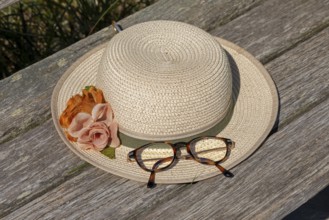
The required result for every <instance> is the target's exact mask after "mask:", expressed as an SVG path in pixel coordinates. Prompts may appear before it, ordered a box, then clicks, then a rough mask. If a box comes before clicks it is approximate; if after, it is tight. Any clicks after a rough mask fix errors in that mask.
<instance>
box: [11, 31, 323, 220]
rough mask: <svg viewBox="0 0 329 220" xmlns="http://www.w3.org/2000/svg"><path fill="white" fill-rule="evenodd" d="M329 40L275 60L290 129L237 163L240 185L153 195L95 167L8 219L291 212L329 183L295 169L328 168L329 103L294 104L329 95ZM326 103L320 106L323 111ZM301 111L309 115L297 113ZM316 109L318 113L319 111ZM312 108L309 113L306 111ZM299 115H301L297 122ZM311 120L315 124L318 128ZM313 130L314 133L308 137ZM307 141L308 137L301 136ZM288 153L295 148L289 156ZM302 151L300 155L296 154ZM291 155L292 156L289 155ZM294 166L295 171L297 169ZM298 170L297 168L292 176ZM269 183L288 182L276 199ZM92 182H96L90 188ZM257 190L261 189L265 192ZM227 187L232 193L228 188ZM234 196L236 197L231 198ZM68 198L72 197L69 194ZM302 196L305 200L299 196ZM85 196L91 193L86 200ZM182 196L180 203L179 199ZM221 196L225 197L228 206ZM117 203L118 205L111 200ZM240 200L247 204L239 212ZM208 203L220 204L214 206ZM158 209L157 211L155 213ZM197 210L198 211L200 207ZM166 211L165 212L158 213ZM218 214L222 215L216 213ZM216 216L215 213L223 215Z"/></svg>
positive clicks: (205, 185)
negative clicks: (312, 87) (308, 154)
mask: <svg viewBox="0 0 329 220" xmlns="http://www.w3.org/2000/svg"><path fill="white" fill-rule="evenodd" d="M328 40H329V28H328V29H326V30H324V31H322V32H321V33H319V34H318V35H316V36H314V37H313V38H312V39H310V40H308V41H306V42H304V43H302V44H300V45H299V46H298V47H296V48H294V49H293V50H291V51H289V52H287V53H286V54H284V55H283V56H281V57H279V58H277V59H275V60H273V61H272V62H270V63H269V64H268V65H267V68H268V70H269V71H270V72H271V73H272V75H273V76H274V78H275V79H276V83H277V86H278V88H279V92H280V94H284V96H283V97H290V98H287V99H285V100H283V102H282V109H281V121H280V123H284V124H286V126H284V127H283V129H282V130H280V131H279V132H278V134H275V135H273V136H272V137H271V138H270V139H269V140H268V141H267V142H266V143H265V144H264V146H263V147H261V148H260V149H259V150H258V151H257V152H256V154H255V155H253V156H252V157H251V158H250V159H248V160H247V161H245V162H244V163H243V164H241V165H239V166H238V167H237V168H235V169H233V171H234V173H236V176H239V177H237V178H234V181H233V182H232V181H231V180H227V179H225V178H223V177H222V176H219V177H215V178H212V179H210V180H206V181H202V182H200V183H197V184H195V185H188V184H187V185H173V186H158V188H156V190H157V191H156V192H157V193H156V194H155V195H154V194H152V193H153V191H147V189H146V187H145V185H144V184H140V183H137V182H133V181H125V182H120V181H119V182H118V181H117V180H118V179H120V178H117V177H115V176H113V175H111V174H106V173H103V172H102V171H97V172H98V173H99V174H98V175H97V177H94V173H95V172H96V170H97V169H96V168H90V169H88V170H87V171H85V172H83V173H82V174H80V175H79V176H77V177H74V178H72V179H71V180H69V181H67V182H65V183H63V184H62V185H61V186H59V187H57V188H55V189H53V190H52V191H51V192H49V193H46V194H45V195H44V196H41V197H40V198H38V199H36V200H34V201H32V202H31V203H29V204H27V205H26V206H24V207H22V208H21V209H18V210H17V211H15V212H14V213H12V215H9V217H8V218H9V219H11V218H14V217H15V218H16V217H22V218H24V216H29V215H32V216H34V217H41V216H42V217H44V215H45V216H53V215H56V216H57V215H58V212H59V210H66V211H65V213H62V214H61V215H62V216H61V217H63V218H64V217H69V216H70V215H74V216H75V217H77V218H78V217H82V216H87V215H89V216H90V217H91V216H100V218H101V217H105V215H106V216H110V217H114V216H115V214H116V213H117V214H118V213H120V216H121V215H122V218H126V217H136V216H139V217H141V218H142V217H143V215H144V214H145V212H149V214H150V218H151V217H156V216H154V215H155V214H152V213H153V212H154V213H157V214H159V213H161V214H162V215H164V214H163V213H164V212H170V211H169V210H168V209H167V208H166V207H170V209H173V210H175V211H177V212H183V213H185V215H189V214H188V213H193V215H192V216H191V218H192V217H195V216H194V215H197V216H198V217H202V216H199V215H198V213H199V212H200V214H204V215H208V214H210V215H212V214H213V212H214V213H216V209H217V210H221V209H218V207H222V206H223V207H225V208H226V209H225V211H227V210H229V211H227V212H224V213H231V212H233V211H232V210H231V208H230V206H231V205H233V206H232V207H233V208H232V209H233V210H234V212H237V213H238V214H236V215H235V216H234V217H237V218H240V215H241V216H244V214H243V213H244V212H247V211H246V209H250V210H255V212H254V213H250V216H248V218H249V217H251V216H252V215H258V214H261V213H262V210H263V209H261V208H259V209H258V208H257V207H258V206H260V207H264V206H265V205H267V206H268V207H267V211H268V212H270V211H269V210H270V209H271V208H272V209H273V210H272V211H273V212H274V211H275V210H280V211H279V212H278V213H274V216H275V217H278V216H284V215H286V214H287V213H289V212H290V211H292V210H293V209H295V208H297V207H298V206H299V205H300V204H302V203H303V202H305V201H306V200H307V199H308V198H310V197H311V196H313V195H314V194H315V193H316V192H318V191H320V190H321V189H322V188H323V187H325V186H326V185H327V184H328V176H325V175H326V173H325V172H322V171H321V172H319V173H318V174H316V175H320V176H321V178H319V177H318V176H316V175H315V174H314V173H312V172H311V174H312V175H313V174H314V175H315V176H314V177H312V176H309V175H306V176H305V177H304V176H301V175H296V173H295V172H292V171H293V170H296V169H297V168H298V167H299V168H300V169H301V170H297V171H296V172H297V174H300V173H301V172H304V171H303V169H305V170H306V171H305V172H308V171H309V170H311V169H314V170H318V169H319V167H323V169H324V170H326V169H328V168H327V167H326V166H327V165H328V163H324V161H326V160H325V158H323V157H325V156H326V151H325V150H326V148H327V145H326V144H327V142H326V139H325V138H326V137H323V136H322V135H325V134H326V133H327V130H326V129H328V128H327V127H328V119H327V117H328V116H326V115H325V113H326V112H325V110H326V108H327V107H328V106H327V105H325V106H324V107H323V106H322V107H321V108H320V107H315V108H314V106H310V107H308V108H306V109H303V108H302V107H298V106H297V107H296V106H295V104H294V101H295V100H299V101H300V102H301V103H300V105H301V106H306V105H307V103H308V101H307V100H320V99H319V97H318V96H320V98H321V97H322V96H323V97H322V98H321V99H326V98H327V97H328V96H325V94H326V92H328V89H327V82H328V81H329V79H328V71H327V70H328V69H329V63H328V62H323V61H324V60H328V59H329V54H326V53H325V51H327V50H328V49H329V48H328V47H329V45H327V44H326V42H327V41H328ZM294 54H295V55H294ZM296 54H299V56H296ZM300 54H302V55H300ZM296 57H298V59H299V61H298V60H297V59H296ZM305 59H308V62H305ZM279 67H280V68H279ZM301 70H302V71H301ZM285 76H286V77H285ZM287 82H289V85H290V86H285V85H286V84H287ZM310 85H317V89H316V90H309V86H310ZM299 90H302V91H304V90H305V91H308V92H306V93H303V97H299V98H296V95H298V94H297V93H294V92H292V91H299ZM290 102H292V104H291V105H290V104H289V103H290ZM305 103H306V104H305ZM325 103H327V104H328V100H326V102H325ZM315 104H318V103H315ZM312 108H313V110H311V113H310V112H309V111H310V109H312ZM318 108H320V110H319V109H318ZM294 111H295V112H294ZM298 111H303V112H302V113H300V114H297V112H298ZM314 111H316V112H315V113H314ZM317 111H319V112H317ZM288 112H291V114H292V115H294V116H295V117H294V118H293V119H291V118H290V117H292V116H291V114H290V113H289V114H288ZM305 112H308V113H307V114H306V115H304V113H305ZM313 115H319V116H313ZM296 117H300V118H299V119H296ZM319 118H322V119H321V121H320V122H318V121H317V120H319ZM287 120H290V121H292V124H290V123H287ZM311 122H312V123H314V124H315V125H313V124H312V123H311ZM305 125H309V126H305ZM316 126H320V127H316ZM326 126H327V127H326ZM319 131H321V132H319ZM308 132H310V133H309V134H308ZM323 138H324V139H323ZM299 139H301V140H300V141H299ZM308 139H309V140H308ZM322 139H323V141H322ZM319 140H321V141H319ZM312 141H315V142H316V143H317V145H318V144H320V146H319V148H315V149H313V151H314V152H313V153H312V158H313V159H312V160H311V159H304V158H302V157H300V154H301V153H303V152H308V151H306V149H305V148H310V143H312ZM303 143H304V145H303ZM300 145H303V148H300ZM311 147H312V146H311ZM278 149H279V150H278ZM300 149H301V150H300ZM287 152H289V154H288V153H287ZM319 152H320V154H321V156H319V157H317V156H316V155H317V154H319ZM295 154H296V155H297V156H299V157H297V156H294V155H295ZM257 155H258V156H257ZM254 157H255V158H254ZM290 157H291V158H292V159H290V160H288V159H289V158H290ZM264 158H266V159H264ZM314 160H315V161H316V162H315V161H314ZM262 163H264V164H262ZM321 164H322V165H321ZM275 165H277V166H275ZM245 167H247V168H245ZM271 169H273V170H274V171H273V172H283V171H282V169H283V170H284V171H285V172H286V171H287V170H288V171H287V172H288V174H287V175H288V176H285V175H284V173H283V174H282V173H279V174H280V178H277V175H275V176H272V175H271V172H272V171H271V172H270V171H269V170H271ZM289 169H292V170H291V171H289ZM290 172H292V173H291V174H290ZM289 175H290V176H289ZM88 176H91V177H90V179H93V181H92V182H90V181H88V180H87V177H88ZM283 177H286V178H292V182H293V183H295V182H296V184H298V183H303V182H305V181H306V182H307V183H308V184H309V185H308V187H311V186H312V187H313V188H312V189H311V188H307V190H308V191H307V193H305V192H302V191H301V190H303V189H305V187H304V186H303V187H301V188H298V187H297V185H296V184H293V183H291V182H290V181H288V179H284V178H283ZM263 178H264V179H263ZM113 179H114V180H115V182H114V183H113V182H112V180H113ZM236 179H237V180H236ZM264 181H265V183H266V184H268V183H269V182H270V183H271V184H272V185H273V187H274V186H276V185H277V184H278V185H279V186H281V188H280V190H278V191H275V190H274V189H273V195H271V196H270V195H269V194H266V193H267V192H264V191H266V187H265V188H264V186H263V184H264ZM77 183H80V185H76V184H77ZM86 183H88V184H87V185H86ZM290 183H291V184H293V187H296V189H295V190H296V191H292V190H291V191H282V187H283V186H285V185H287V186H290V185H289V184H290ZM89 184H90V185H89ZM223 184H224V185H223ZM240 185H241V186H242V188H241V187H240ZM108 186H111V187H109V189H108V190H105V189H106V188H107V187H108ZM237 186H239V187H237ZM262 187H263V188H262ZM190 188H191V189H190ZM240 188H241V189H240ZM233 189H234V190H233ZM257 189H259V190H260V191H259V192H257ZM103 190H105V191H106V192H107V193H105V192H103ZM225 190H228V191H227V192H226V191H225ZM235 190H240V191H238V192H239V193H244V194H239V193H235V192H234V191H235ZM113 191H115V192H116V193H114V192H113ZM186 191H187V192H186ZM249 191H251V192H253V193H255V195H257V196H260V199H259V198H258V197H256V198H255V197H253V196H250V194H248V193H247V192H249ZM131 192H134V193H131ZM289 192H290V194H289ZM103 193H105V194H107V196H108V197H106V196H104V195H103ZM150 193H151V194H152V196H151V195H150V196H151V198H152V199H150V200H148V199H147V198H148V196H149V194H150ZM222 193H226V194H225V196H222ZM231 193H235V194H232V195H231ZM245 193H247V194H245ZM263 193H265V194H264V195H266V196H267V197H271V199H272V200H273V199H276V200H275V201H273V202H278V201H279V202H281V203H283V202H286V204H285V206H284V207H285V208H284V207H282V208H280V206H279V205H278V206H273V207H272V206H270V204H271V203H265V202H263V201H262V200H264V201H267V197H262V195H263ZM268 193H269V192H268ZM281 193H283V194H281ZM99 194H101V195H102V196H104V197H102V198H103V199H98V198H99ZM112 194H114V195H112ZM213 194H214V195H215V196H219V198H221V199H219V200H217V199H216V198H214V195H213ZM63 195H67V196H65V197H63ZM230 195H231V196H230ZM240 195H244V196H243V198H242V200H243V201H242V202H243V203H238V201H239V200H240V197H241V196H240ZM295 196H296V198H297V201H294V200H293V199H291V198H294V197H295ZM80 197H83V198H85V197H87V198H86V199H81V198H80ZM208 197H211V200H207V199H205V198H208ZM123 198H129V199H130V201H127V199H123ZM201 198H202V199H201ZM171 199H172V200H171ZM96 200H97V201H98V204H99V206H100V208H98V207H93V206H90V204H87V205H86V204H84V203H83V201H96ZM175 200H178V201H177V202H175ZM199 200H200V201H199ZM212 200H215V201H216V203H215V204H216V206H214V205H211V204H210V203H211V201H212ZM235 200H238V201H235ZM122 201H123V202H122ZM168 201H170V202H168ZM184 201H187V203H186V205H185V204H181V203H184ZM194 201H197V202H196V205H195V206H193V209H192V208H191V209H189V208H188V207H190V206H191V207H192V205H193V204H192V203H193V202H194ZM220 201H223V202H222V203H220ZM111 202H112V203H114V204H116V205H111V204H110V203H111ZM203 202H205V205H202V203H203ZM235 203H237V204H236V205H234V204H235ZM249 203H250V204H249ZM44 204H47V206H46V208H44ZM71 204H72V205H71ZM241 204H242V205H241ZM239 205H241V207H245V208H243V209H239ZM263 205H264V206H263ZM126 206H129V207H130V208H127V207H126ZM198 206H200V208H197V207H198ZM88 207H89V208H88ZM208 207H212V208H211V209H210V210H209V209H208ZM41 208H42V209H44V212H43V211H38V212H37V211H36V210H42V209H41ZM80 209H81V210H84V211H83V212H82V214H81V216H80V214H79V213H80V212H81V211H79V210H80ZM150 209H151V210H152V211H148V210H150ZM194 209H195V210H198V211H197V212H196V211H194ZM68 210H70V211H68ZM158 210H160V211H159V212H158ZM184 210H186V211H184ZM272 211H271V212H272ZM88 213H89V214H88ZM111 213H112V214H111ZM161 214H159V215H161ZM217 214H219V213H216V215H217ZM214 215H215V214H214ZM157 217H159V216H157ZM170 217H173V216H170ZM180 217H182V216H180ZM213 217H214V218H215V216H213ZM222 217H228V216H222ZM244 217H246V216H244ZM267 217H270V216H268V213H267V214H266V218H267ZM241 218H242V217H241ZM264 218H265V217H264ZM273 218H274V217H273ZM177 219H179V217H177Z"/></svg>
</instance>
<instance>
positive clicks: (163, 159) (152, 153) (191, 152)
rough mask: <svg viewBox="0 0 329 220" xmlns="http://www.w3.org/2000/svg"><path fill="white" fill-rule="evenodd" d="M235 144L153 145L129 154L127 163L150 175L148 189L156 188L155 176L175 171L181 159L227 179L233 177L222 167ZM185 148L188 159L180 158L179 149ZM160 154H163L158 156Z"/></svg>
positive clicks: (202, 140)
mask: <svg viewBox="0 0 329 220" xmlns="http://www.w3.org/2000/svg"><path fill="white" fill-rule="evenodd" d="M234 146H235V143H234V142H233V141H232V140H230V139H228V138H221V137H198V138H195V139H193V140H191V141H190V142H178V143H175V144H172V143H168V142H153V143H148V144H145V145H143V146H141V147H139V148H137V149H135V150H133V151H131V152H129V153H128V161H130V162H132V161H136V162H137V164H138V165H139V166H140V167H141V168H142V169H143V170H145V171H147V172H150V173H151V174H150V178H149V181H148V184H147V187H148V188H154V187H155V186H156V184H155V173H158V172H161V171H165V170H167V169H169V168H170V167H172V166H173V165H174V164H175V163H176V162H177V160H178V159H186V160H189V159H192V160H195V161H197V162H199V163H202V164H206V165H214V166H216V167H217V168H218V169H219V170H220V171H221V172H222V173H223V174H224V176H225V177H233V176H234V175H233V174H232V173H231V172H230V171H229V170H226V169H225V168H224V167H222V166H221V165H220V163H223V162H224V161H226V160H227V159H228V158H229V156H230V153H231V149H233V148H234ZM182 147H186V151H187V153H188V155H181V152H180V148H182ZM159 151H161V153H159Z"/></svg>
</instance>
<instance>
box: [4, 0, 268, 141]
mask: <svg viewBox="0 0 329 220" xmlns="http://www.w3.org/2000/svg"><path fill="white" fill-rule="evenodd" d="M260 2H262V0H234V1H232V0H224V1H204V0H181V1H176V0H168V1H167V0H162V1H159V2H156V3H155V4H153V5H151V6H149V7H147V8H145V9H144V10H142V11H140V12H138V13H136V14H134V15H132V16H130V17H127V18H125V19H123V20H122V21H121V22H120V23H121V24H122V26H123V27H125V28H126V27H129V26H131V25H133V24H136V23H139V22H143V21H148V20H156V19H170V20H178V21H185V22H188V23H191V24H195V25H197V26H198V27H200V28H203V29H205V30H207V29H209V28H212V27H215V26H216V25H219V24H223V23H226V22H228V21H230V20H231V19H233V18H235V17H237V16H239V15H241V14H243V13H244V12H245V11H247V10H250V8H252V7H255V6H257V5H258V4H259V3H260ZM113 35H114V31H113V30H112V28H110V30H109V29H108V28H105V29H103V30H101V31H99V32H98V33H96V34H93V35H91V36H89V37H87V38H86V39H83V40H81V41H79V42H77V43H76V44H73V45H71V46H69V47H67V48H66V49H64V50H61V51H59V52H57V53H55V54H54V55H52V56H50V57H48V58H46V59H44V60H42V61H40V62H38V63H36V64H34V65H31V66H29V67H27V68H26V69H24V70H21V71H19V72H17V73H16V74H14V75H12V76H11V77H9V78H7V79H4V80H1V81H0V88H1V90H0V105H1V106H2V108H1V110H0V116H1V115H6V117H0V125H1V127H0V144H1V143H4V142H6V141H9V140H11V139H13V138H15V137H17V136H19V135H20V134H22V133H24V132H27V131H28V130H30V129H32V128H34V127H36V126H38V125H41V124H42V123H44V122H45V121H46V120H48V119H49V118H50V117H51V115H50V105H49V102H50V96H51V93H52V90H53V88H54V86H55V84H56V83H57V81H58V80H59V78H60V76H61V75H62V74H63V73H64V72H65V70H66V69H67V68H68V67H69V66H70V65H71V64H72V63H73V62H74V61H75V60H76V59H77V58H79V57H80V56H82V55H83V54H85V53H86V52H87V51H89V50H90V49H91V48H94V47H95V46H96V45H99V44H101V43H103V42H105V41H108V40H109V39H110V38H111V37H112V36H113Z"/></svg>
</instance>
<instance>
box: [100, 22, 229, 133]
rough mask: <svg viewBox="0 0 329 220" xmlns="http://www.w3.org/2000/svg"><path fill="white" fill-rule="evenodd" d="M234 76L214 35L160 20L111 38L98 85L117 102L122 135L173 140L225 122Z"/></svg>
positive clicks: (116, 111)
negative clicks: (223, 120)
mask: <svg viewBox="0 0 329 220" xmlns="http://www.w3.org/2000/svg"><path fill="white" fill-rule="evenodd" d="M231 76H232V74H231V70H230V67H229V63H228V60H227V57H226V54H225V52H224V50H223V49H222V47H221V46H220V45H219V44H218V43H217V42H216V40H215V39H214V38H213V37H212V36H211V35H210V34H208V33H207V32H204V31H203V30H201V29H199V28H197V27H194V26H191V25H188V24H185V23H180V22H172V21H155V22H146V23H141V24H138V25H134V26H132V27H130V28H128V29H126V30H125V31H123V32H120V33H119V34H117V35H116V36H114V37H113V38H112V39H111V41H110V42H109V44H108V46H107V47H106V50H105V51H104V53H103V57H102V60H101V64H100V68H99V71H98V74H97V77H96V86H97V87H98V88H101V89H103V92H104V95H105V99H106V100H108V101H109V102H110V103H111V106H112V108H113V111H114V112H115V117H116V119H117V121H118V123H119V124H120V131H121V132H122V133H124V134H126V135H129V136H132V137H136V138H139V139H147V140H163V139H165V140H172V139H177V138H184V137H189V136H191V135H194V134H197V133H200V132H202V131H204V130H207V129H209V128H210V127H212V126H214V125H215V124H216V123H218V122H219V121H221V120H222V119H223V118H224V116H225V115H226V113H227V110H228V107H229V106H230V105H229V103H230V101H231V96H232V77H231Z"/></svg>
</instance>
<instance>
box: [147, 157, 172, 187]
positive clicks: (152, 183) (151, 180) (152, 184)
mask: <svg viewBox="0 0 329 220" xmlns="http://www.w3.org/2000/svg"><path fill="white" fill-rule="evenodd" d="M172 158H173V157H166V158H163V159H161V160H158V161H157V162H156V163H155V164H154V165H153V167H152V171H151V174H150V178H149V181H148V183H147V188H154V187H155V186H156V184H155V173H156V169H157V168H158V167H159V166H160V165H161V164H163V163H165V162H168V161H169V162H170V161H172Z"/></svg>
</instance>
